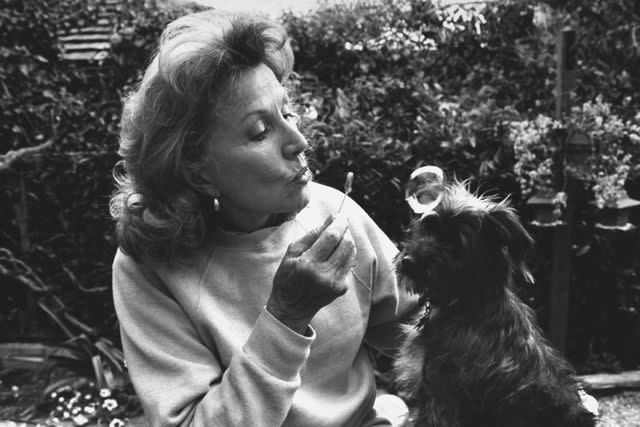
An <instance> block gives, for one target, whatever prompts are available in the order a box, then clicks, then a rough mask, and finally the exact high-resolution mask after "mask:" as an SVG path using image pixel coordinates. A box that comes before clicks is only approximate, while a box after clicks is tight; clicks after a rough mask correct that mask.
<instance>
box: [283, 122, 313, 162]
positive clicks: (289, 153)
mask: <svg viewBox="0 0 640 427" xmlns="http://www.w3.org/2000/svg"><path fill="white" fill-rule="evenodd" d="M307 148H309V143H308V142H307V138H305V137H304V135H302V134H301V133H300V131H299V130H298V129H297V127H294V126H289V127H288V129H287V133H286V141H285V143H284V145H283V147H282V154H283V155H284V157H285V158H286V159H287V160H291V159H295V158H296V157H298V156H299V155H300V154H302V153H303V152H304V150H306V149H307Z"/></svg>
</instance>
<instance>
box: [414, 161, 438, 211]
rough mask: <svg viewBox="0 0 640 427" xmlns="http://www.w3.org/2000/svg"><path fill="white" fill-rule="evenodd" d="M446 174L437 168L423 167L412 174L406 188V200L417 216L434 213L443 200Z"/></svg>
mask: <svg viewBox="0 0 640 427" xmlns="http://www.w3.org/2000/svg"><path fill="white" fill-rule="evenodd" d="M443 191H444V173H443V172H442V169H440V168H439V167H437V166H423V167H420V168H418V169H416V170H414V171H413V172H412V173H411V176H410V177H409V182H408V183H407V185H406V186H405V200H406V201H407V203H408V204H409V206H410V207H411V209H412V210H413V211H414V212H415V213H417V214H425V213H428V212H431V211H433V209H435V207H436V206H438V204H439V203H440V200H442V192H443Z"/></svg>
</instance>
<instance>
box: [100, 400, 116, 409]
mask: <svg viewBox="0 0 640 427" xmlns="http://www.w3.org/2000/svg"><path fill="white" fill-rule="evenodd" d="M102 407H103V408H106V410H107V411H112V410H114V409H115V408H117V407H118V402H116V401H115V400H114V399H107V400H105V401H104V403H103V404H102Z"/></svg>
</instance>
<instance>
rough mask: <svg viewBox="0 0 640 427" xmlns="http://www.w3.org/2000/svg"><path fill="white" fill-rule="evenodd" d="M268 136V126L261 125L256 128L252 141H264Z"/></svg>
mask: <svg viewBox="0 0 640 427" xmlns="http://www.w3.org/2000/svg"><path fill="white" fill-rule="evenodd" d="M266 136H267V128H266V126H264V125H263V126H259V127H258V128H256V130H255V132H253V134H252V135H251V138H250V139H251V141H262V140H263V139H265V138H266Z"/></svg>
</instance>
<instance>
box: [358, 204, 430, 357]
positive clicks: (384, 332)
mask: <svg viewBox="0 0 640 427" xmlns="http://www.w3.org/2000/svg"><path fill="white" fill-rule="evenodd" d="M349 205H350V206H349V208H350V210H351V212H353V214H351V215H352V216H354V217H356V216H357V217H360V218H361V221H360V224H359V225H360V227H361V229H360V230H359V232H360V233H363V235H364V240H365V241H366V242H364V243H361V244H359V245H358V246H359V247H358V251H360V250H361V248H363V247H364V248H366V249H365V251H366V252H368V251H371V253H370V254H368V257H367V261H368V263H370V265H369V268H370V274H369V283H370V286H371V310H370V313H369V323H368V327H367V332H366V334H365V341H366V342H367V344H369V345H371V346H373V347H374V348H376V349H378V350H379V351H381V352H383V353H385V354H387V355H390V356H392V355H393V353H394V351H395V350H396V349H398V348H399V346H400V344H401V341H402V338H403V334H402V328H401V324H402V323H403V322H408V321H409V319H410V318H411V317H412V315H413V313H415V312H416V310H418V300H419V296H418V295H416V294H412V293H410V292H409V291H407V290H406V289H404V288H402V287H401V286H399V284H398V280H397V278H396V272H395V258H396V256H397V254H398V248H397V247H396V246H395V245H394V243H393V242H392V241H391V240H390V239H389V237H387V235H386V234H385V233H384V232H383V231H382V230H381V229H380V228H379V227H378V225H377V224H376V223H375V222H374V221H373V220H372V219H371V217H370V216H369V215H368V214H367V213H366V212H365V211H364V210H363V209H362V208H361V207H360V206H358V205H357V204H356V203H355V202H354V201H352V200H349Z"/></svg>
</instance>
